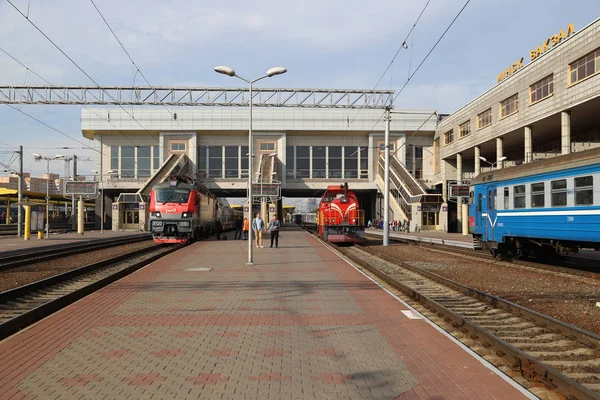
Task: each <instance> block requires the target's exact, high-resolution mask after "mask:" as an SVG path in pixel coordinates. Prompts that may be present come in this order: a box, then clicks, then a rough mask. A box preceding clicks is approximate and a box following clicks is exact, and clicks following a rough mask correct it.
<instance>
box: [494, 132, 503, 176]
mask: <svg viewBox="0 0 600 400" xmlns="http://www.w3.org/2000/svg"><path fill="white" fill-rule="evenodd" d="M503 142H504V141H503V140H502V138H496V162H497V164H496V168H497V169H501V168H503V167H504V162H503V161H498V160H500V159H501V158H502V157H503V156H504V154H503V153H504V146H503V144H504V143H503Z"/></svg>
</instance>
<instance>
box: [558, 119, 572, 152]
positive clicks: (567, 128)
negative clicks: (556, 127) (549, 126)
mask: <svg viewBox="0 0 600 400" xmlns="http://www.w3.org/2000/svg"><path fill="white" fill-rule="evenodd" d="M560 147H561V153H562V154H570V153H571V112H570V111H563V112H561V113H560Z"/></svg>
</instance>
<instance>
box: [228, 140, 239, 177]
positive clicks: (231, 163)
mask: <svg viewBox="0 0 600 400" xmlns="http://www.w3.org/2000/svg"><path fill="white" fill-rule="evenodd" d="M239 164H240V163H239V148H238V146H225V178H237V177H238V176H239V170H238V167H239Z"/></svg>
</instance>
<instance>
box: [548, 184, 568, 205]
mask: <svg viewBox="0 0 600 400" xmlns="http://www.w3.org/2000/svg"><path fill="white" fill-rule="evenodd" d="M550 187H551V191H552V196H551V197H550V200H551V203H552V207H561V206H566V205H567V180H566V179H561V180H559V181H552V182H550Z"/></svg>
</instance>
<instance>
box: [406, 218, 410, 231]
mask: <svg viewBox="0 0 600 400" xmlns="http://www.w3.org/2000/svg"><path fill="white" fill-rule="evenodd" d="M406 233H410V221H406Z"/></svg>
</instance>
